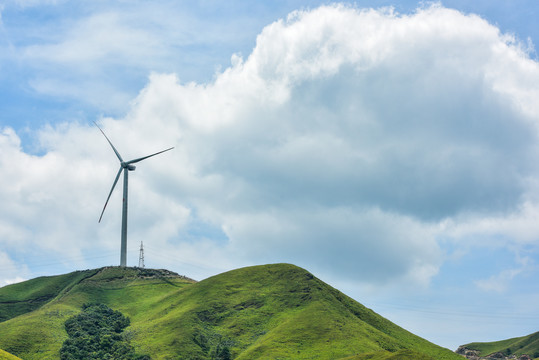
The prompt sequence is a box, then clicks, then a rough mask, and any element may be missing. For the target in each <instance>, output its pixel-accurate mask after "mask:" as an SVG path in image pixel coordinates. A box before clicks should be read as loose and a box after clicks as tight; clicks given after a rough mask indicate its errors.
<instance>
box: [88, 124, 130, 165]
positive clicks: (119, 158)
mask: <svg viewBox="0 0 539 360" xmlns="http://www.w3.org/2000/svg"><path fill="white" fill-rule="evenodd" d="M94 124H95V126H97V128H98V129H99V131H101V134H103V136H104V137H105V139H107V141H108V142H109V144H110V146H111V147H112V150H114V153H116V156H117V157H118V160H120V162H124V161H123V159H122V157H121V156H120V153H119V152H118V150H116V148H115V147H114V145H112V142H111V141H110V140H109V138H108V137H107V135H105V132H104V131H103V130H101V128H100V127H99V125H97V123H96V122H95V121H94Z"/></svg>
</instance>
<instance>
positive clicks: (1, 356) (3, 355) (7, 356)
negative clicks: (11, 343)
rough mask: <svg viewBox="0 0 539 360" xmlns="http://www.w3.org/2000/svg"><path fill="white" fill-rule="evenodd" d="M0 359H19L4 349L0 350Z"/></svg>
mask: <svg viewBox="0 0 539 360" xmlns="http://www.w3.org/2000/svg"><path fill="white" fill-rule="evenodd" d="M0 360H21V359H20V358H18V357H16V356H15V355H11V354H9V353H7V352H5V351H4V350H0Z"/></svg>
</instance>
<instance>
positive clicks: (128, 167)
mask: <svg viewBox="0 0 539 360" xmlns="http://www.w3.org/2000/svg"><path fill="white" fill-rule="evenodd" d="M94 124H95V126H97V128H98V129H99V131H101V133H102V134H103V136H104V137H105V139H107V141H108V142H109V144H110V146H111V147H112V150H114V153H115V154H116V156H117V157H118V160H120V170H118V174H117V175H116V179H115V180H114V183H113V184H112V188H111V189H110V193H109V196H108V197H107V201H105V206H103V211H101V216H100V217H99V222H101V219H102V218H103V213H104V212H105V208H106V207H107V204H108V203H109V199H110V196H111V195H112V192H113V191H114V187H115V186H116V183H117V182H118V179H119V178H120V174H121V173H122V171H123V173H124V198H123V206H122V239H121V246H120V266H123V267H125V266H126V262H127V179H128V174H129V171H133V170H135V168H136V166H135V165H133V164H135V163H138V162H139V161H142V160H145V159H147V158H149V157H152V156H155V155H158V154H161V153H164V152H165V151H169V150H172V149H174V147H171V148H168V149H166V150H162V151H159V152H156V153H155V154H151V155H148V156H144V157H141V158H138V159H134V160H129V161H124V160H123V159H122V157H121V155H120V153H119V152H118V150H116V148H115V147H114V145H112V142H111V141H110V140H109V138H108V137H107V135H105V132H104V131H103V130H102V129H101V128H100V127H99V125H97V123H96V122H95V121H94Z"/></svg>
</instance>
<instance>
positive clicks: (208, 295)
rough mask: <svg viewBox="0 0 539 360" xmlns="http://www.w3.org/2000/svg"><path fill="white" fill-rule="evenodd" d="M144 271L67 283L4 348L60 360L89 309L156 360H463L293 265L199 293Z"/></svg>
mask: <svg viewBox="0 0 539 360" xmlns="http://www.w3.org/2000/svg"><path fill="white" fill-rule="evenodd" d="M141 271H145V270H144V269H132V268H126V269H122V268H103V269H97V270H92V271H87V272H83V274H78V275H77V276H75V275H74V274H68V275H69V278H73V279H75V278H76V279H77V281H75V280H74V281H71V282H68V281H66V283H68V286H66V287H65V288H64V289H62V290H60V291H58V292H55V291H48V292H47V291H45V292H47V293H49V294H54V293H56V296H55V297H54V298H51V299H50V300H49V301H48V302H46V303H44V304H41V305H40V307H38V308H35V309H33V310H31V311H27V312H26V313H22V314H20V315H18V316H16V317H12V318H10V319H9V320H6V321H4V322H1V323H0V334H2V335H1V336H0V348H2V349H5V350H6V351H8V352H10V353H13V354H15V355H17V356H19V357H21V358H24V359H25V360H32V359H58V358H59V349H60V347H61V345H62V343H63V341H64V340H65V339H66V338H67V334H66V332H65V329H64V322H65V320H66V319H68V318H70V317H71V316H73V315H75V314H77V313H79V312H80V309H81V306H82V305H83V304H84V303H88V302H101V303H104V304H106V305H108V306H110V307H111V308H113V309H115V310H119V311H121V312H122V313H123V314H125V315H127V316H129V317H130V319H131V326H130V327H128V328H127V329H126V332H127V333H128V336H129V337H130V339H131V344H132V345H133V346H134V347H135V349H136V351H137V353H139V354H147V355H150V356H151V358H152V359H180V358H188V359H209V358H216V357H217V356H218V355H219V354H221V355H222V354H230V355H231V358H234V359H261V358H272V359H279V358H280V359H285V358H286V359H339V358H343V359H344V358H347V359H355V360H362V359H421V360H423V359H425V360H426V359H448V360H451V359H455V360H457V359H462V357H460V356H459V355H457V354H455V353H453V352H451V351H449V350H447V349H444V348H441V347H439V346H436V345H434V344H432V343H429V342H428V341H426V340H424V339H421V338H419V337H417V336H415V335H413V334H411V333H410V332H408V331H406V330H404V329H402V328H400V327H398V326H397V325H395V324H393V323H391V322H390V321H388V320H386V319H384V318H383V317H381V316H379V315H377V314H376V313H374V312H373V311H372V310H370V309H367V308H365V307H364V306H362V305H361V304H359V303H357V302H356V301H354V300H352V299H351V298H349V297H347V296H345V295H344V294H342V293H340V292H339V291H337V290H335V289H334V288H332V287H331V286H329V285H327V284H325V283H324V282H322V281H320V280H319V279H317V278H315V277H314V276H313V275H311V274H310V273H308V272H307V271H305V270H303V269H301V268H298V267H296V266H293V265H288V264H275V265H264V266H255V267H249V268H243V269H238V270H233V271H230V272H227V273H223V274H220V275H217V276H214V277H211V278H208V279H206V280H203V281H201V282H198V283H196V282H194V281H192V280H189V279H186V278H182V277H179V276H173V275H170V276H164V275H163V274H157V275H155V274H154V275H153V276H145V275H144V274H142V273H141ZM68 275H63V276H68ZM46 281H47V282H51V281H52V279H46ZM62 281H63V280H62ZM52 282H54V281H52ZM23 284H24V283H23ZM11 286H14V285H11ZM41 287H43V288H47V287H46V286H42V285H41V284H40V283H39V282H35V283H33V285H32V286H30V285H28V284H24V285H19V287H15V288H13V289H14V290H13V291H15V290H16V292H19V293H20V294H21V295H20V296H19V300H20V301H24V300H27V299H29V298H31V295H30V294H34V293H35V291H34V288H36V289H38V288H41ZM20 289H24V291H22V290H20ZM43 291H44V290H43ZM11 292H12V290H11V289H10V287H6V288H3V289H0V295H3V296H12V295H10V294H11ZM32 296H33V295H32ZM20 311H21V310H19V312H20ZM222 356H223V357H226V356H225V355H222ZM227 356H228V355H227Z"/></svg>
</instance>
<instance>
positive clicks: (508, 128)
mask: <svg viewBox="0 0 539 360" xmlns="http://www.w3.org/2000/svg"><path fill="white" fill-rule="evenodd" d="M538 80H539V66H538V64H537V63H536V62H534V61H533V60H531V59H530V58H529V57H528V55H527V54H526V53H525V51H524V50H523V49H522V48H521V46H520V45H519V43H518V42H517V41H516V40H515V39H513V38H511V37H510V36H506V35H503V34H500V32H499V31H498V29H497V28H496V27H494V26H492V25H490V24H488V23H487V22H486V21H484V20H483V19H481V18H479V17H477V16H473V15H464V14H462V13H459V12H457V11H454V10H450V9H446V8H443V7H441V6H432V7H428V8H425V9H420V10H418V11H417V12H416V13H414V14H411V15H399V14H395V13H393V12H392V11H391V10H390V9H383V10H361V9H356V8H352V7H346V6H338V5H336V6H325V7H321V8H318V9H315V10H312V11H298V12H295V13H293V14H291V15H290V16H289V17H288V18H287V19H285V20H280V21H277V22H275V23H273V24H270V25H268V26H267V27H266V28H265V29H264V30H263V31H262V32H261V33H260V35H259V36H258V38H257V42H256V46H255V48H254V49H253V51H252V53H251V54H250V55H249V56H248V57H246V58H245V59H243V58H242V57H241V56H239V55H234V56H232V65H231V66H230V67H229V68H227V69H225V70H224V71H223V72H222V73H219V74H217V75H216V76H215V79H214V80H213V81H212V82H210V83H207V84H197V83H182V81H181V79H178V78H177V77H176V76H175V75H173V74H153V75H152V76H151V77H150V80H149V83H148V85H147V86H146V87H145V88H144V89H143V90H142V91H141V93H140V94H139V96H138V97H137V98H136V99H135V100H134V102H133V103H132V108H131V111H130V112H129V113H128V114H127V115H126V116H125V117H124V118H122V119H111V118H104V119H101V120H100V121H101V124H102V125H103V127H104V128H105V131H106V132H107V133H108V134H109V136H110V137H111V139H113V141H117V142H118V143H117V145H118V148H120V149H129V151H130V152H132V153H134V154H133V157H137V156H140V155H144V154H145V153H151V152H153V151H156V150H159V149H160V148H162V147H166V146H168V145H169V144H170V145H176V149H175V150H174V151H173V152H171V153H167V155H166V158H165V156H164V155H163V157H162V158H161V159H158V158H157V157H156V158H155V159H152V160H151V161H150V160H148V161H147V162H144V163H141V165H140V167H141V168H142V167H144V171H140V172H139V171H137V172H136V173H135V174H136V177H137V178H138V180H137V181H136V182H135V181H134V182H133V185H132V188H131V189H132V190H131V191H132V193H133V194H134V195H133V197H138V199H139V200H134V201H135V203H133V204H131V205H130V206H132V209H133V210H132V211H131V213H130V216H131V218H130V221H131V224H132V225H130V236H131V239H133V240H130V241H133V242H138V241H140V240H144V241H145V242H148V247H150V248H154V249H156V250H155V251H156V255H159V254H161V255H163V256H168V259H169V260H168V261H169V264H168V266H169V267H171V266H173V265H170V264H173V260H172V259H176V263H182V262H184V263H189V264H192V265H196V266H199V267H198V268H197V267H193V269H198V270H193V271H199V274H200V276H203V275H209V273H211V271H216V269H224V268H227V267H229V266H239V265H244V264H251V263H260V262H274V261H288V262H294V263H297V264H299V265H302V266H306V267H308V268H310V269H313V270H319V271H321V272H323V273H325V274H328V276H341V277H343V278H348V279H351V280H358V281H361V282H365V283H378V284H380V283H388V282H394V281H400V280H407V281H412V282H413V283H416V284H417V283H419V284H427V283H428V282H429V280H430V279H431V278H432V277H433V276H434V275H435V274H436V273H437V272H438V270H439V267H440V265H441V264H442V262H443V260H444V251H443V249H442V248H441V247H440V243H439V240H440V239H442V238H443V239H444V240H447V239H450V240H452V241H455V243H456V244H458V243H459V241H461V240H462V239H467V238H469V237H470V236H471V235H474V234H478V233H479V234H482V235H485V236H487V235H488V236H490V235H493V233H494V237H496V234H498V233H500V232H502V233H503V234H504V237H505V238H508V239H512V238H513V236H514V237H515V238H519V236H520V235H519V234H518V233H517V229H522V226H521V225H522V222H525V223H527V224H528V223H531V222H532V221H533V219H532V218H531V217H530V216H529V214H531V213H535V212H536V211H537V202H536V201H537V191H536V187H535V185H534V181H533V180H532V179H534V178H535V176H536V175H537V166H536V164H537V160H538V157H537V155H538V153H537V147H536V145H535V144H536V143H537V122H538V120H539V109H538V105H537V103H536V101H535V100H536V99H537V95H539V87H538V85H537V84H539V81H538ZM59 134H60V135H59ZM13 136H14V135H10V134H9V129H4V137H5V138H7V139H13ZM55 136H56V137H55ZM99 136H100V135H99V134H97V132H96V130H95V129H92V128H91V127H89V126H82V125H71V126H68V128H67V129H63V130H62V129H50V131H48V132H47V131H45V132H44V133H43V134H42V135H41V139H42V142H43V146H44V148H45V149H46V151H47V154H46V155H45V156H42V157H38V158H32V159H30V160H31V161H35V163H36V164H37V169H40V171H43V173H44V174H49V176H59V174H60V173H63V172H62V171H60V170H62V169H63V168H61V169H60V170H59V169H58V168H55V167H54V166H52V167H48V166H45V165H44V164H45V163H46V162H47V161H48V160H51V158H52V157H53V156H54V154H58V157H57V158H56V160H58V161H55V162H54V163H55V164H56V165H55V166H62V165H61V164H62V161H68V160H69V164H70V165H69V166H70V168H72V167H75V168H77V169H79V171H82V170H81V169H83V168H87V167H91V168H92V169H94V171H95V172H94V173H93V174H86V173H85V174H84V175H85V176H80V177H79V176H77V177H76V179H77V184H78V185H79V186H80V187H83V186H86V187H87V188H86V189H80V191H73V192H74V193H75V192H76V193H77V194H75V195H74V199H73V201H75V202H77V201H78V202H79V203H80V202H84V203H85V204H87V205H92V206H95V207H96V208H99V206H100V204H99V203H100V199H99V201H98V200H95V199H93V197H92V198H88V197H87V196H86V195H81V194H79V192H81V193H82V192H85V191H90V190H91V191H92V192H93V196H95V194H96V193H99V192H98V191H97V189H96V188H98V187H99V188H100V190H99V191H102V193H103V196H104V195H105V194H106V191H107V190H108V186H110V184H109V181H112V179H113V176H114V171H115V165H114V163H113V162H111V164H110V167H111V169H110V171H109V170H108V168H107V167H106V166H104V165H103V164H99V161H100V159H98V156H97V155H96V154H98V155H99V157H100V158H105V157H107V156H109V157H110V156H111V154H110V153H107V151H109V152H110V149H107V148H106V147H107V146H108V145H107V144H106V143H104V142H102V141H101V142H99V141H100V140H101V139H99ZM73 137H75V138H76V139H84V140H82V141H83V143H84V144H85V146H86V149H88V150H87V151H86V152H85V153H81V152H80V151H79V152H73V151H72V149H74V148H76V146H75V145H73V144H72V142H73V141H75V142H76V143H79V140H73ZM90 138H91V139H93V140H88V139H90ZM47 139H48V140H47ZM70 139H71V140H70ZM96 139H99V140H96ZM114 139H117V140H114ZM5 144H7V143H6V142H3V143H2V146H3V147H4V146H11V148H12V149H13V146H14V145H13V144H11V145H9V144H8V145H5ZM52 144H56V145H52ZM58 144H60V145H58ZM62 144H64V145H62ZM63 146H65V148H64V147H63ZM17 151H18V155H17V156H23V157H24V156H27V155H25V154H21V153H20V149H19V150H17V149H15V152H17ZM73 154H76V156H80V157H83V158H85V159H86V160H85V161H86V162H87V163H86V164H82V165H81V164H80V163H78V162H77V161H76V159H75V156H74V155H73ZM91 154H94V155H91ZM27 157H28V156H27ZM125 157H129V156H128V155H125ZM62 159H63V160H62ZM30 160H29V161H30ZM58 164H60V165H58ZM66 164H67V163H66ZM77 164H79V165H77ZM98 164H99V165H98ZM83 165H86V166H84V167H83ZM7 166H9V163H8V161H7V160H6V162H4V163H3V164H2V167H7ZM43 167H45V169H42V168H43ZM55 169H56V170H55ZM65 169H67V165H65ZM55 171H56V172H55ZM51 174H52V175H51ZM75 174H78V173H77V172H75ZM14 176H20V177H22V176H25V175H23V173H19V175H14ZM92 176H93V177H94V180H95V181H93V182H90V181H88V180H81V179H83V178H84V179H87V178H88V177H89V178H92ZM109 178H110V180H109ZM132 178H134V176H133V177H132ZM78 180H81V181H80V182H78ZM36 181H37V183H36V184H33V185H32V189H35V188H37V187H40V186H41V185H43V184H44V182H46V181H47V180H46V178H43V177H40V178H39V179H37V180H36ZM64 181H67V182H68V184H70V186H73V181H75V180H73V179H72V180H64ZM85 181H86V182H85ZM28 186H30V185H28ZM60 187H61V188H62V189H63V188H64V186H63V185H62V186H60ZM60 190H61V189H57V188H53V189H51V190H50V191H51V193H57V192H60ZM10 194H12V192H9V191H7V190H4V195H3V196H5V197H7V196H11V195H10ZM63 200H64V201H65V200H66V199H65V198H64V199H63ZM42 201H43V200H42ZM14 202H15V203H17V204H18V205H17V206H22V205H24V206H27V207H29V208H31V209H34V206H38V205H35V204H29V203H28V202H22V203H21V201H15V200H14ZM21 204H22V205H21ZM98 204H99V205H98ZM55 206H58V207H59V203H58V202H56V203H55ZM87 211H88V209H87V208H86V209H85V210H84V213H86V212H87ZM107 211H111V209H108V210H107ZM98 212H99V210H96V211H94V213H95V214H97V213H98ZM116 212H118V211H116ZM70 214H71V215H70V216H74V217H75V218H74V219H72V220H71V221H70V223H71V222H76V221H81V219H83V218H85V215H84V214H83V211H77V210H73V211H72V212H71V213H70ZM118 215H119V214H118ZM118 215H111V220H110V221H116V220H117V217H118ZM16 223H17V221H16V219H15V220H13V221H12V222H10V226H14V225H13V224H16ZM489 223H496V224H501V225H498V226H490V227H488V230H485V229H484V226H485V224H489ZM6 226H7V225H6ZM34 226H37V227H39V225H34ZM85 226H87V225H85ZM15 227H16V226H15ZM66 228H69V227H68V226H67V225H66ZM525 228H526V227H525ZM527 228H529V229H530V232H532V233H536V230H535V228H534V227H533V226H529V227H527ZM40 229H41V231H43V232H46V230H47V227H45V226H44V227H41V228H40ZM8 230H9V231H10V232H11V233H12V234H14V235H9V234H8V233H7V232H5V233H6V234H7V235H6V236H5V238H4V240H3V241H8V242H9V241H10V240H9V239H13V237H14V236H21V237H23V238H26V239H27V238H28V235H25V234H24V233H21V232H20V231H21V228H17V227H16V228H15V229H8ZM8 230H6V231H8ZM80 230H81V229H80V228H77V231H80ZM66 231H68V232H69V233H71V234H73V233H75V230H73V229H70V230H66ZM108 231H109V230H108V228H107V230H100V232H99V233H97V231H96V230H93V229H91V228H90V227H88V228H87V229H83V232H84V235H83V236H82V238H81V239H80V242H82V243H85V242H90V241H91V240H90V239H88V237H90V236H96V237H99V236H105V233H107V234H108ZM111 231H115V230H114V229H111ZM520 231H522V230H520ZM42 236H46V235H42ZM488 236H487V237H488ZM478 238H479V237H478ZM520 238H522V236H520ZM524 238H526V239H529V238H533V235H531V233H528V234H527V236H524ZM6 239H7V240H6ZM26 241H31V240H28V239H27V240H26ZM530 242H531V243H533V242H534V241H533V240H528V243H530ZM514 243H518V241H516V240H515V241H514ZM103 246H105V245H103ZM107 246H109V245H107ZM534 246H536V244H535V245H534ZM204 267H206V270H204ZM207 269H211V270H207Z"/></svg>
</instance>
